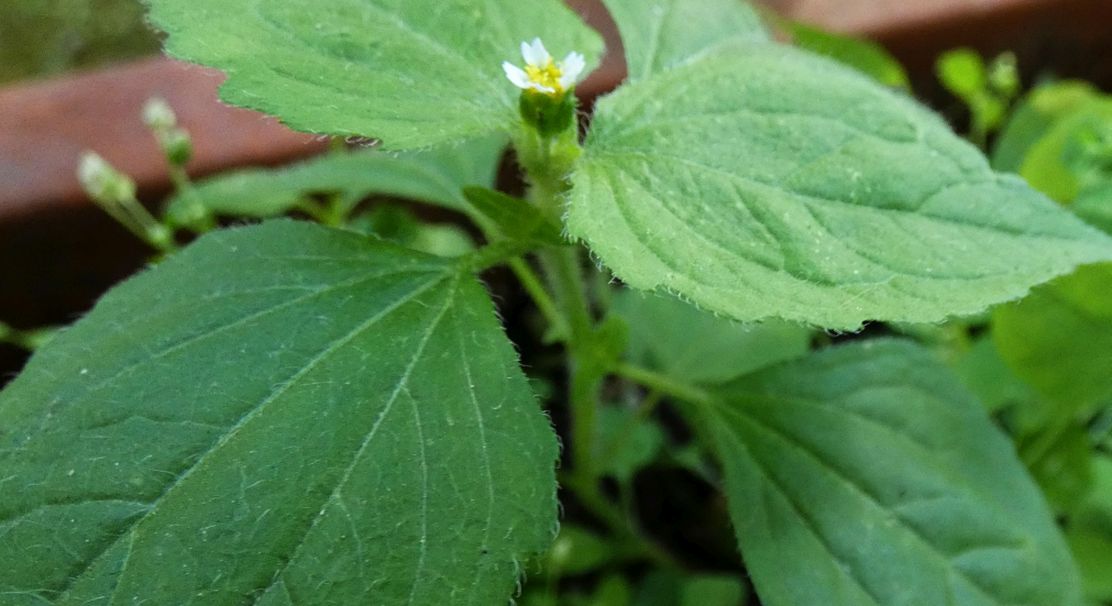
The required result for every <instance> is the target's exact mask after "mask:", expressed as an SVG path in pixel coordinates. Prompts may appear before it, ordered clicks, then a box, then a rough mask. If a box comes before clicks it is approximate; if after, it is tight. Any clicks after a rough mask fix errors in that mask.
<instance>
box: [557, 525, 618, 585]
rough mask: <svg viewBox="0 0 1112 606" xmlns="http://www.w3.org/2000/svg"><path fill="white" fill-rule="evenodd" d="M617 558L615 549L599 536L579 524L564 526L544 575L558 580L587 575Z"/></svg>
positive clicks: (561, 527)
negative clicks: (565, 577) (558, 578)
mask: <svg viewBox="0 0 1112 606" xmlns="http://www.w3.org/2000/svg"><path fill="white" fill-rule="evenodd" d="M614 556H615V553H614V548H613V547H612V546H611V545H610V543H608V542H606V541H605V540H603V539H602V538H601V537H599V536H598V535H597V534H595V533H593V532H591V531H590V530H587V529H586V528H583V527H581V526H577V525H575V524H561V525H560V534H559V535H558V536H557V537H556V540H555V541H553V543H552V548H551V549H550V550H549V552H548V562H547V564H546V565H545V567H544V572H545V573H546V574H549V575H555V576H557V577H559V576H563V575H570V576H575V575H581V574H586V573H589V572H593V571H595V570H597V569H599V568H601V567H603V566H604V565H606V564H607V563H608V562H610V561H611V560H613V559H614Z"/></svg>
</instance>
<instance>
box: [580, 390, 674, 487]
mask: <svg viewBox="0 0 1112 606" xmlns="http://www.w3.org/2000/svg"><path fill="white" fill-rule="evenodd" d="M595 428H596V430H597V433H596V439H595V444H594V451H595V457H596V458H595V460H596V461H598V469H597V471H598V472H599V473H601V474H604V475H610V476H613V477H614V478H615V479H617V480H618V481H619V482H621V483H622V484H626V485H628V484H629V483H630V482H632V481H633V477H634V476H635V475H636V474H637V472H638V471H640V470H641V469H642V468H644V467H646V466H648V465H649V464H650V463H652V462H653V461H654V460H656V457H657V456H658V455H659V454H660V451H661V449H663V448H664V444H665V443H666V438H665V436H664V431H663V430H661V429H660V427H659V426H657V425H656V424H655V423H653V422H652V421H650V420H648V419H644V418H641V416H640V415H638V413H637V411H636V410H632V409H629V408H626V407H623V406H619V405H613V406H603V407H601V408H599V409H598V413H597V417H596V419H595Z"/></svg>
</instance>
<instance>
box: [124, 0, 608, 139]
mask: <svg viewBox="0 0 1112 606" xmlns="http://www.w3.org/2000/svg"><path fill="white" fill-rule="evenodd" d="M145 1H146V3H147V4H148V5H149V6H150V18H151V21H152V22H153V23H154V24H155V25H157V26H158V27H160V28H161V29H163V30H164V31H166V32H167V34H169V37H168V39H167V41H166V51H167V52H168V53H169V54H171V55H173V56H175V57H178V58H180V59H185V60H187V61H194V62H197V63H203V64H205V65H211V66H213V67H217V68H220V69H221V70H223V71H224V72H225V73H227V74H228V81H227V82H226V83H225V84H224V86H223V87H222V88H221V97H222V98H223V99H224V100H225V101H227V102H229V103H232V104H234V105H242V106H245V107H250V108H252V109H257V110H260V111H264V112H266V113H269V114H274V115H276V116H278V117H279V118H281V119H282V121H283V122H285V123H286V124H288V125H290V126H291V127H293V128H295V129H298V130H305V131H309V132H314V133H323V134H332V135H352V136H368V137H377V138H379V139H381V140H382V141H383V142H384V143H385V145H386V146H387V147H388V148H392V149H402V148H416V147H423V146H427V145H434V144H437V143H441V142H450V141H459V140H461V139H468V138H472V137H476V136H479V135H485V134H488V133H492V132H506V131H508V130H510V129H512V128H516V126H517V123H518V121H519V118H518V114H517V101H518V97H519V93H520V90H519V89H517V88H516V87H514V85H513V84H511V83H510V82H509V81H508V80H507V79H506V77H505V75H504V74H503V72H502V67H501V66H502V62H503V61H507V60H508V61H512V62H514V63H521V56H520V53H519V50H518V49H519V45H520V44H521V42H522V41H525V40H532V39H533V38H534V37H536V36H540V37H541V38H542V39H543V40H544V43H545V44H546V45H547V47H548V50H549V51H551V53H552V54H553V56H556V57H558V58H559V57H563V56H564V55H565V54H566V53H568V52H570V51H578V52H581V53H583V54H584V55H586V57H587V61H588V65H595V64H596V63H597V60H598V57H599V54H600V52H601V49H602V41H601V39H600V38H599V36H598V35H597V34H596V33H595V32H594V31H593V30H591V29H590V28H588V27H587V26H586V25H585V24H584V23H583V22H582V21H581V20H580V19H579V17H578V16H576V15H575V14H574V13H572V12H571V11H570V10H569V9H568V8H567V7H566V6H564V3H563V2H560V1H559V0H530V1H529V2H518V1H515V0H404V1H402V0H333V1H331V2H329V3H328V4H327V6H321V5H318V4H315V3H305V2H298V1H294V0H269V1H267V2H257V1H255V0H145Z"/></svg>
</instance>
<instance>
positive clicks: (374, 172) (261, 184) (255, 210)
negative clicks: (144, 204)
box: [166, 137, 506, 224]
mask: <svg viewBox="0 0 1112 606" xmlns="http://www.w3.org/2000/svg"><path fill="white" fill-rule="evenodd" d="M505 146H506V141H505V139H503V138H501V137H488V138H486V139H481V140H477V141H472V142H470V143H465V144H462V145H459V146H441V147H438V148H435V149H430V150H424V151H418V152H400V153H393V152H386V151H382V150H368V151H351V152H347V151H341V152H333V153H330V154H325V155H323V156H320V157H318V158H313V159H312V160H307V161H305V162H302V163H300V164H295V165H293V166H287V167H283V168H277V169H263V168H253V169H245V170H239V171H234V172H230V173H224V174H221V175H218V176H216V177H212V178H209V179H206V180H204V181H201V182H199V183H197V184H196V185H195V186H194V187H191V188H189V189H187V190H185V191H182V192H179V193H177V194H175V195H174V196H173V197H171V198H170V200H169V202H168V205H167V208H166V213H167V216H168V217H169V218H170V220H171V221H174V222H175V223H178V224H189V223H190V222H191V219H192V218H193V217H195V216H196V213H197V209H198V208H200V209H201V210H202V212H204V213H211V214H215V215H222V216H230V217H253V218H270V217H277V216H280V215H283V214H285V213H288V212H290V211H292V210H294V209H296V208H298V206H299V204H300V203H302V201H303V200H304V199H305V197H306V196H308V195H313V194H341V195H344V196H351V197H354V198H363V197H366V196H368V195H372V194H381V195H389V196H398V197H402V198H409V199H413V200H418V201H421V202H429V203H432V204H437V205H440V206H444V207H446V208H450V209H452V210H458V211H461V212H467V211H468V210H469V209H470V206H469V205H468V203H467V201H466V200H465V199H464V197H463V193H462V189H463V188H464V187H465V186H469V185H481V186H487V187H489V186H492V185H493V184H494V177H495V173H496V171H497V170H498V163H499V160H500V159H501V157H502V151H503V149H504V148H505Z"/></svg>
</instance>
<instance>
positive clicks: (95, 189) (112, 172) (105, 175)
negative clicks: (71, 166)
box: [77, 152, 135, 204]
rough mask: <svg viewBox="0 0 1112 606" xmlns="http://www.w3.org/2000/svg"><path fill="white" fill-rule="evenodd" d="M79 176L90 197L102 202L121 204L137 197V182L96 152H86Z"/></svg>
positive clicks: (78, 172)
mask: <svg viewBox="0 0 1112 606" xmlns="http://www.w3.org/2000/svg"><path fill="white" fill-rule="evenodd" d="M77 178H78V180H79V181H81V187H83V188H84V189H85V193H87V194H89V197H90V198H92V199H93V200H95V201H96V202H98V203H100V204H120V203H121V202H125V201H128V200H133V199H135V182H134V181H132V180H131V178H130V177H128V176H127V175H125V174H123V173H121V172H120V171H118V170H116V169H115V168H113V167H112V165H111V164H109V163H108V162H106V161H105V160H104V158H101V157H100V156H99V155H97V154H96V153H95V152H85V153H84V154H82V156H81V162H80V164H79V165H78V167H77Z"/></svg>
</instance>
